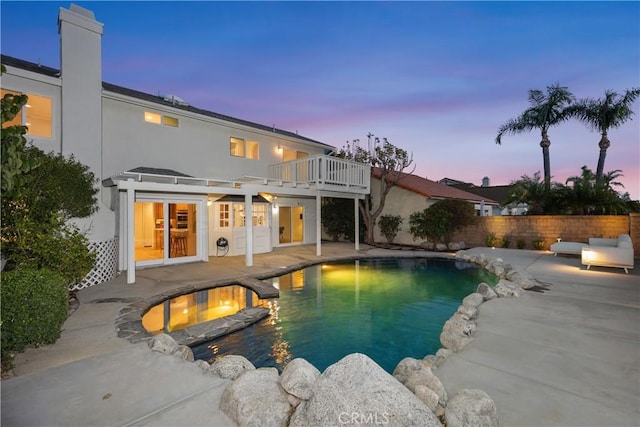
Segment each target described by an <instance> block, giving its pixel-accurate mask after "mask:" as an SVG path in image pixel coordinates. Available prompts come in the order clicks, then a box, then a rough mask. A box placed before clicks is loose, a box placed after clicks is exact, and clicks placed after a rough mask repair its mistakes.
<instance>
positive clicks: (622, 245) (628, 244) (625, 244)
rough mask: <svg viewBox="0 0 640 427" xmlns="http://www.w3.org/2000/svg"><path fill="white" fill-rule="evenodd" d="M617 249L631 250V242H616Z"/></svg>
mask: <svg viewBox="0 0 640 427" xmlns="http://www.w3.org/2000/svg"><path fill="white" fill-rule="evenodd" d="M618 247H619V248H625V249H631V248H633V245H632V244H631V241H626V240H622V241H618Z"/></svg>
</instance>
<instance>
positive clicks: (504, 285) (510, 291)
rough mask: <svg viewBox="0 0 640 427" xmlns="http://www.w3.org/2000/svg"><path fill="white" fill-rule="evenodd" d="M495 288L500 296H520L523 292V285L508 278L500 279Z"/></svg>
mask: <svg viewBox="0 0 640 427" xmlns="http://www.w3.org/2000/svg"><path fill="white" fill-rule="evenodd" d="M493 290H494V291H496V294H498V296H499V297H500V298H508V297H519V296H520V295H522V292H523V291H522V288H521V287H519V286H517V285H516V284H515V283H513V282H511V281H509V280H506V279H500V281H499V282H498V284H497V285H496V286H495V287H494V288H493Z"/></svg>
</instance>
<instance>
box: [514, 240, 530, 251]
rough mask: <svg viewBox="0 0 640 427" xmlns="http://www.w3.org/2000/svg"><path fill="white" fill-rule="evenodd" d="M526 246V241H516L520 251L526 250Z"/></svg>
mask: <svg viewBox="0 0 640 427" xmlns="http://www.w3.org/2000/svg"><path fill="white" fill-rule="evenodd" d="M526 245H527V243H526V242H525V241H524V239H518V240H517V241H516V246H518V249H524V247H525V246H526Z"/></svg>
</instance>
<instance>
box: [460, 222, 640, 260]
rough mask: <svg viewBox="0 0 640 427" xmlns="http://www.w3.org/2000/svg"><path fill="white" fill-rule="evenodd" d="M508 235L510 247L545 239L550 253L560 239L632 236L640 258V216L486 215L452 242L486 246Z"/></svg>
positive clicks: (569, 240) (531, 247) (585, 241)
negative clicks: (491, 236)
mask: <svg viewBox="0 0 640 427" xmlns="http://www.w3.org/2000/svg"><path fill="white" fill-rule="evenodd" d="M490 233H493V234H494V235H495V236H496V237H498V238H502V237H503V236H508V237H509V240H510V244H509V247H510V248H516V241H517V240H518V239H524V240H525V242H526V246H525V249H533V245H532V243H531V242H532V241H534V240H539V239H541V240H544V241H545V244H544V249H545V250H548V249H549V246H551V244H552V243H555V242H556V241H557V240H558V239H559V238H560V239H562V241H565V242H584V243H587V242H588V241H589V237H606V238H616V237H618V235H619V234H629V235H630V236H631V240H632V242H633V249H634V254H635V257H639V256H640V213H632V214H629V215H575V216H574V215H571V216H568V215H531V216H526V215H525V216H486V217H481V218H478V221H477V222H476V223H475V224H474V225H471V226H469V227H466V228H465V229H463V230H461V231H460V232H457V233H455V234H454V235H453V237H452V239H451V241H452V242H455V241H460V240H462V241H464V242H465V244H466V246H467V247H474V246H486V238H487V236H488V235H489V234H490Z"/></svg>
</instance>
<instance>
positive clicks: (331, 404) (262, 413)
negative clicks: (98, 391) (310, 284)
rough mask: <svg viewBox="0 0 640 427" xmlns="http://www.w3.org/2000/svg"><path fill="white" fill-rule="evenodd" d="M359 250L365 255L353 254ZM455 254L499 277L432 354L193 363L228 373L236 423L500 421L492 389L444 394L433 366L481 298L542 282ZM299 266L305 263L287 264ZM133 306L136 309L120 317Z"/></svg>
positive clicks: (225, 401) (227, 395) (166, 340)
mask: <svg viewBox="0 0 640 427" xmlns="http://www.w3.org/2000/svg"><path fill="white" fill-rule="evenodd" d="M361 258H370V257H358V258H356V259H361ZM455 259H457V260H462V261H467V262H471V263H475V264H478V265H479V266H480V267H482V268H484V269H485V270H487V271H489V272H490V273H493V274H495V275H496V276H497V277H498V278H499V279H500V280H499V282H498V283H497V284H496V286H495V287H493V288H492V287H491V286H489V285H487V284H486V283H480V284H479V285H478V287H477V290H476V292H474V293H472V294H470V295H468V296H467V297H465V298H464V299H463V300H462V305H460V306H459V307H458V309H457V311H456V313H454V315H453V316H452V317H451V318H450V319H449V320H447V322H445V324H444V326H443V329H442V333H441V334H440V342H441V344H442V346H443V347H442V348H440V349H439V350H438V351H437V352H436V354H435V355H426V356H425V357H424V358H423V359H422V360H418V359H414V358H411V357H407V358H405V359H403V360H401V361H400V363H398V365H397V366H396V368H395V369H394V371H393V374H392V376H389V374H388V373H387V372H385V371H384V370H383V369H382V368H381V367H380V366H378V365H377V364H376V363H375V362H374V361H373V360H371V359H369V358H368V357H367V356H365V355H362V354H358V353H354V354H350V355H348V356H346V357H345V358H343V359H342V360H340V361H338V362H336V363H335V364H333V365H331V366H329V367H328V368H327V369H326V370H325V371H324V373H322V374H321V373H320V372H319V371H318V370H317V369H316V368H315V367H314V366H313V365H311V364H310V363H308V362H307V361H306V360H304V359H300V358H298V359H293V360H292V361H291V362H290V363H289V364H288V365H287V366H286V367H285V368H284V370H283V372H282V374H281V375H278V371H277V370H276V369H275V368H259V369H256V368H255V366H253V364H252V363H251V362H250V361H248V360H247V359H246V358H244V357H243V356H224V357H222V358H221V359H219V360H217V361H216V362H214V363H213V364H211V365H210V364H209V363H207V362H206V361H203V360H197V361H195V363H196V364H197V365H198V366H199V367H200V368H201V369H202V370H203V371H205V372H208V373H211V374H214V375H217V376H220V377H222V378H228V379H232V380H233V382H232V383H231V384H230V385H229V386H227V388H226V389H225V391H224V393H223V396H222V399H221V402H220V409H221V410H222V411H223V412H224V413H225V414H227V415H228V416H229V417H230V418H232V419H233V420H234V421H235V422H236V423H238V424H239V425H261V426H298V425H309V424H318V425H324V424H332V425H335V424H365V425H372V424H389V425H399V426H400V425H401V426H405V425H416V426H437V425H443V424H444V425H446V426H447V427H458V426H460V427H462V426H468V425H483V426H490V427H493V426H496V427H497V426H498V417H497V411H496V407H495V403H494V402H493V400H492V399H491V397H489V396H488V395H487V394H486V393H485V392H484V391H482V390H475V389H462V390H458V391H456V393H454V394H453V395H452V397H451V398H449V395H448V393H447V390H446V388H445V387H444V385H443V384H442V382H441V381H440V379H439V378H438V377H437V375H435V374H434V373H433V371H434V370H437V368H438V367H439V366H441V365H442V364H443V363H444V362H445V361H446V359H447V358H448V357H449V356H450V355H451V354H453V353H454V352H458V351H460V350H462V349H463V348H464V347H465V346H466V345H467V344H469V343H470V342H472V341H473V335H474V333H475V331H476V329H477V323H476V319H477V317H478V312H479V308H480V306H481V305H482V304H483V303H484V302H485V301H489V300H492V299H495V298H511V297H518V296H520V295H522V294H523V292H524V290H529V289H531V290H533V289H535V288H538V287H539V286H540V283H539V282H537V281H536V280H535V279H534V278H533V277H532V276H531V275H529V273H528V272H526V271H525V270H524V269H521V268H517V267H516V268H514V267H512V266H511V265H509V264H505V263H504V262H503V261H502V259H500V258H490V257H486V256H485V255H483V254H481V255H479V256H474V255H469V254H468V253H467V252H466V251H459V252H457V253H456V256H455ZM309 265H312V264H309ZM299 268H303V267H300V266H295V267H292V268H291V269H290V270H289V269H288V270H289V271H294V270H297V269H299ZM285 272H288V271H285ZM265 277H266V276H265ZM252 280H257V279H252ZM236 283H237V282H236ZM263 283H264V282H263ZM254 284H255V283H254ZM220 286H223V285H220ZM185 293H186V292H185ZM164 299H166V297H165V298H164ZM136 304H137V303H136ZM147 307H149V306H148V305H147ZM131 313H133V311H129V312H127V313H125V315H124V316H123V317H127V316H129V315H132V314H131ZM139 316H140V315H139ZM139 318H140V317H139ZM220 320H221V319H220ZM149 347H150V348H151V349H152V350H154V351H159V352H162V353H165V354H170V355H173V356H175V357H180V358H182V359H184V360H187V361H190V362H193V352H192V350H191V349H190V348H189V347H188V346H185V345H180V344H178V343H177V342H176V341H175V340H174V339H173V338H172V337H171V336H169V335H167V334H159V335H156V336H154V337H153V338H151V339H150V340H149ZM389 378H395V380H397V382H396V381H391V382H390V381H389ZM354 384H355V387H356V388H357V390H355V389H354ZM402 386H404V387H402ZM406 390H408V391H410V393H409V394H407V393H406ZM345 408H350V409H345ZM354 408H356V410H355V411H354Z"/></svg>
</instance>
